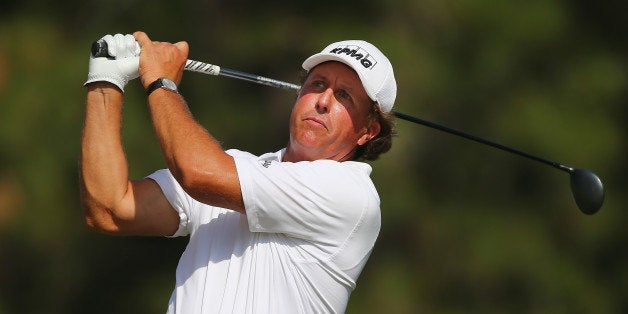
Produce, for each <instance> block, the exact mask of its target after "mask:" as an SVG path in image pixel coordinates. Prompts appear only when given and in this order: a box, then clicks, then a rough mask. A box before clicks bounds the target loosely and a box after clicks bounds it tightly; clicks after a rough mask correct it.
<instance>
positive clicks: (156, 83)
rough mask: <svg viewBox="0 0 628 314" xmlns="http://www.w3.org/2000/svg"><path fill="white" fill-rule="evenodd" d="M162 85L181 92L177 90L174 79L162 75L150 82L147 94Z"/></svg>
mask: <svg viewBox="0 0 628 314" xmlns="http://www.w3.org/2000/svg"><path fill="white" fill-rule="evenodd" d="M162 87H163V88H165V89H167V90H170V91H173V92H175V93H179V91H178V90H177V85H176V84H175V83H174V82H173V81H172V80H170V79H167V78H165V77H160V78H158V79H156V80H155V81H154V82H152V83H150V85H148V87H147V88H146V96H148V95H150V94H151V93H152V92H154V91H156V90H157V89H159V88H162Z"/></svg>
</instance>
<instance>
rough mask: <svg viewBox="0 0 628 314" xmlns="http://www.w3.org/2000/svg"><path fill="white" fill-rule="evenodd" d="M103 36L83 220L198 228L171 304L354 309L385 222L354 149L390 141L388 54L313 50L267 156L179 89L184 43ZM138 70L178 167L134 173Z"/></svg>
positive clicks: (91, 83)
mask: <svg viewBox="0 0 628 314" xmlns="http://www.w3.org/2000/svg"><path fill="white" fill-rule="evenodd" d="M103 40H105V41H106V42H107V44H108V47H109V48H108V49H109V53H110V54H111V55H112V56H113V57H114V58H91V59H90V66H89V74H88V80H87V82H86V84H85V85H86V86H87V89H88V91H87V101H86V112H85V124H84V129H83V138H82V151H81V187H82V193H81V195H82V204H83V208H84V214H85V219H86V222H87V225H88V226H90V227H91V228H93V229H95V230H98V231H101V232H106V233H111V234H127V235H152V236H185V235H189V236H190V239H189V243H188V245H187V247H186V249H185V252H184V253H183V255H182V256H181V259H180V261H179V265H178V267H177V271H176V286H175V289H174V291H173V293H172V296H171V298H170V301H169V305H168V313H341V312H344V310H345V308H346V306H347V302H348V299H349V295H350V293H351V291H352V290H353V289H354V288H355V284H356V280H357V278H358V276H359V274H360V272H361V270H362V268H363V267H364V265H365V263H366V261H367V259H368V257H369V255H370V253H371V250H372V248H373V246H374V243H375V240H376V239H377V235H378V233H379V229H380V211H379V197H378V195H377V191H376V190H375V187H374V186H373V183H372V182H371V180H370V178H369V175H370V172H371V167H370V166H369V165H368V164H366V163H363V162H358V161H357V160H363V159H366V160H373V159H375V158H377V157H378V156H379V154H381V153H383V152H386V151H387V150H388V149H389V148H390V143H391V137H392V133H393V128H392V123H391V121H392V120H391V115H390V110H391V108H392V106H393V103H394V99H395V96H396V83H395V79H394V75H393V70H392V66H391V64H390V62H389V61H388V59H387V58H386V57H385V56H384V55H383V54H382V53H381V52H380V51H379V50H378V49H377V48H376V47H374V46H373V45H371V44H369V43H367V42H364V41H344V42H338V43H334V44H331V45H330V46H328V47H326V48H325V49H324V50H323V51H322V52H321V53H318V54H315V55H313V56H312V57H310V58H308V59H307V60H305V62H304V63H303V68H304V69H305V70H306V71H308V72H307V76H306V78H305V79H304V82H303V85H302V88H301V90H300V92H299V94H298V97H297V100H296V103H295V105H294V108H293V110H292V114H291V117H290V139H289V142H288V144H287V147H286V148H284V149H281V150H280V151H277V152H275V153H268V154H264V155H261V156H259V157H257V156H254V155H252V154H249V153H247V152H242V151H238V150H228V151H224V150H223V149H222V147H221V146H220V145H219V144H218V142H217V141H216V140H214V139H213V138H212V136H211V134H210V133H209V132H208V131H206V130H205V129H204V128H203V127H202V126H200V125H199V124H198V123H197V122H196V121H195V120H194V118H193V117H192V114H191V113H190V111H189V109H188V107H187V105H186V103H185V100H184V98H183V96H182V95H180V94H179V93H178V92H177V90H176V84H178V83H179V82H180V81H181V77H182V74H183V67H184V64H185V61H186V59H187V54H188V45H187V43H185V42H179V43H175V44H170V43H162V42H153V41H151V40H150V39H149V38H148V36H147V35H146V34H144V33H142V32H136V33H135V34H133V35H132V36H131V35H120V34H117V35H115V36H111V35H107V36H105V37H103ZM136 41H137V42H138V43H139V46H141V53H140V51H139V48H138V47H137V45H136ZM138 54H139V57H138ZM138 76H139V77H140V79H141V82H142V85H143V86H144V87H145V88H146V89H147V94H148V96H147V98H148V107H149V110H150V114H151V119H152V122H153V126H154V129H155V132H156V135H157V138H158V140H159V143H160V146H161V149H162V153H163V155H164V157H165V159H166V162H167V165H168V169H164V170H159V171H157V172H155V173H153V174H151V175H150V176H148V177H147V178H144V179H142V180H137V181H131V180H129V177H128V170H127V169H128V168H127V167H128V166H127V161H126V158H125V156H124V150H123V147H122V143H121V134H120V133H121V132H120V130H121V116H122V101H123V90H124V86H125V85H126V83H127V82H128V81H129V80H132V79H134V78H136V77H138Z"/></svg>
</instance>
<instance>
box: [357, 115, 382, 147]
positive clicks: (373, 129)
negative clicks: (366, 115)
mask: <svg viewBox="0 0 628 314" xmlns="http://www.w3.org/2000/svg"><path fill="white" fill-rule="evenodd" d="M381 129H382V126H381V125H380V124H379V121H373V122H371V124H369V126H368V127H367V128H366V130H365V133H364V134H363V135H362V136H360V138H359V139H358V145H364V144H366V142H368V141H370V140H371V139H373V138H374V137H376V136H377V134H379V131H381Z"/></svg>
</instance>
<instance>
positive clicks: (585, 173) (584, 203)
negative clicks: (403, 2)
mask: <svg viewBox="0 0 628 314" xmlns="http://www.w3.org/2000/svg"><path fill="white" fill-rule="evenodd" d="M91 50H92V51H91V52H92V55H93V56H94V57H111V56H109V53H108V51H107V43H106V42H105V41H103V40H99V41H96V42H94V43H93V44H92V47H91ZM185 70H188V71H193V72H199V73H203V74H209V75H218V76H225V77H231V78H235V79H239V80H245V81H249V82H253V83H257V84H263V85H268V86H272V87H277V88H283V89H289V90H298V89H299V88H301V87H300V86H299V85H295V84H291V83H287V82H283V81H278V80H275V79H271V78H267V77H263V76H257V75H253V74H249V73H245V72H240V71H236V70H232V69H228V68H224V67H220V66H217V65H212V64H209V63H204V62H200V61H194V60H187V62H186V64H185ZM393 114H394V116H395V117H397V118H399V119H402V120H406V121H409V122H413V123H417V124H421V125H424V126H427V127H430V128H433V129H437V130H440V131H443V132H446V133H449V134H453V135H457V136H460V137H463V138H466V139H469V140H472V141H475V142H478V143H481V144H485V145H488V146H491V147H494V148H497V149H500V150H503V151H506V152H509V153H513V154H516V155H519V156H522V157H525V158H528V159H531V160H534V161H538V162H541V163H544V164H546V165H549V166H552V167H554V168H556V169H559V170H562V171H565V172H567V173H568V174H569V176H570V186H571V193H572V195H573V197H574V200H575V201H576V205H578V208H579V209H580V211H581V212H583V213H584V214H587V215H593V214H595V213H596V212H598V211H599V210H600V208H601V207H602V204H603V203H604V185H603V184H602V181H601V180H600V178H599V177H598V176H597V175H596V174H595V173H593V172H591V171H589V170H586V169H580V168H572V167H568V166H565V165H563V164H560V163H558V162H555V161H551V160H547V159H544V158H541V157H538V156H535V155H531V154H529V153H526V152H523V151H521V150H518V149H514V148H512V147H508V146H505V145H502V144H499V143H495V142H492V141H489V140H486V139H484V138H481V137H478V136H475V135H473V134H469V133H466V132H462V131H459V130H456V129H452V128H449V127H446V126H444V125H441V124H438V123H434V122H430V121H427V120H423V119H420V118H418V117H414V116H410V115H407V114H404V113H400V112H397V111H393Z"/></svg>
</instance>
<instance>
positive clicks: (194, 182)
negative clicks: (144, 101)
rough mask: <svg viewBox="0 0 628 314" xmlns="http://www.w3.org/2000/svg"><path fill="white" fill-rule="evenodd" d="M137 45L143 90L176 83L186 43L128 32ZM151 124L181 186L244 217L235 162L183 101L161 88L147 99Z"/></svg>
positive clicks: (175, 94)
mask: <svg viewBox="0 0 628 314" xmlns="http://www.w3.org/2000/svg"><path fill="white" fill-rule="evenodd" d="M133 36H135V38H136V39H137V41H138V42H139V43H140V46H141V47H142V52H141V54H140V78H141V80H142V84H143V85H144V87H145V88H146V87H148V85H150V84H151V83H152V82H154V81H155V80H156V79H158V78H160V77H166V78H169V79H171V80H173V81H174V82H175V83H177V85H178V84H179V82H180V81H181V77H182V74H183V66H184V65H185V61H186V59H187V55H188V46H187V43H185V42H179V43H176V44H170V43H163V42H152V41H151V40H150V39H149V38H148V36H147V35H146V34H144V33H142V32H137V33H135V34H133ZM148 106H149V108H150V112H151V118H152V121H153V126H154V128H155V132H156V134H157V138H158V140H159V143H160V146H161V149H162V153H163V155H164V157H165V158H166V162H167V164H168V168H169V169H170V171H171V173H172V175H173V176H174V177H175V179H176V180H177V181H178V182H179V184H180V185H181V187H182V188H183V189H184V190H185V191H186V192H187V193H188V194H189V195H190V196H192V197H194V198H195V199H196V200H198V201H200V202H203V203H206V204H210V205H213V206H219V207H223V208H228V209H232V210H235V211H238V212H241V213H244V202H243V200H242V192H241V190H240V182H239V180H238V174H237V171H236V167H235V161H234V160H233V158H232V157H231V156H229V155H228V154H227V153H225V151H224V150H223V149H222V147H221V146H220V144H219V143H218V142H217V141H216V140H215V139H214V138H213V137H212V136H211V135H210V134H209V133H208V132H207V131H206V130H205V129H204V128H203V127H202V126H201V125H200V124H198V123H197V122H196V120H195V119H194V117H193V116H192V114H191V113H190V111H189V108H188V106H187V104H186V103H185V101H184V99H183V97H182V96H181V95H179V94H177V93H174V92H172V91H169V90H166V89H163V88H161V89H157V90H155V91H154V92H153V93H151V94H150V95H149V96H148Z"/></svg>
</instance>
